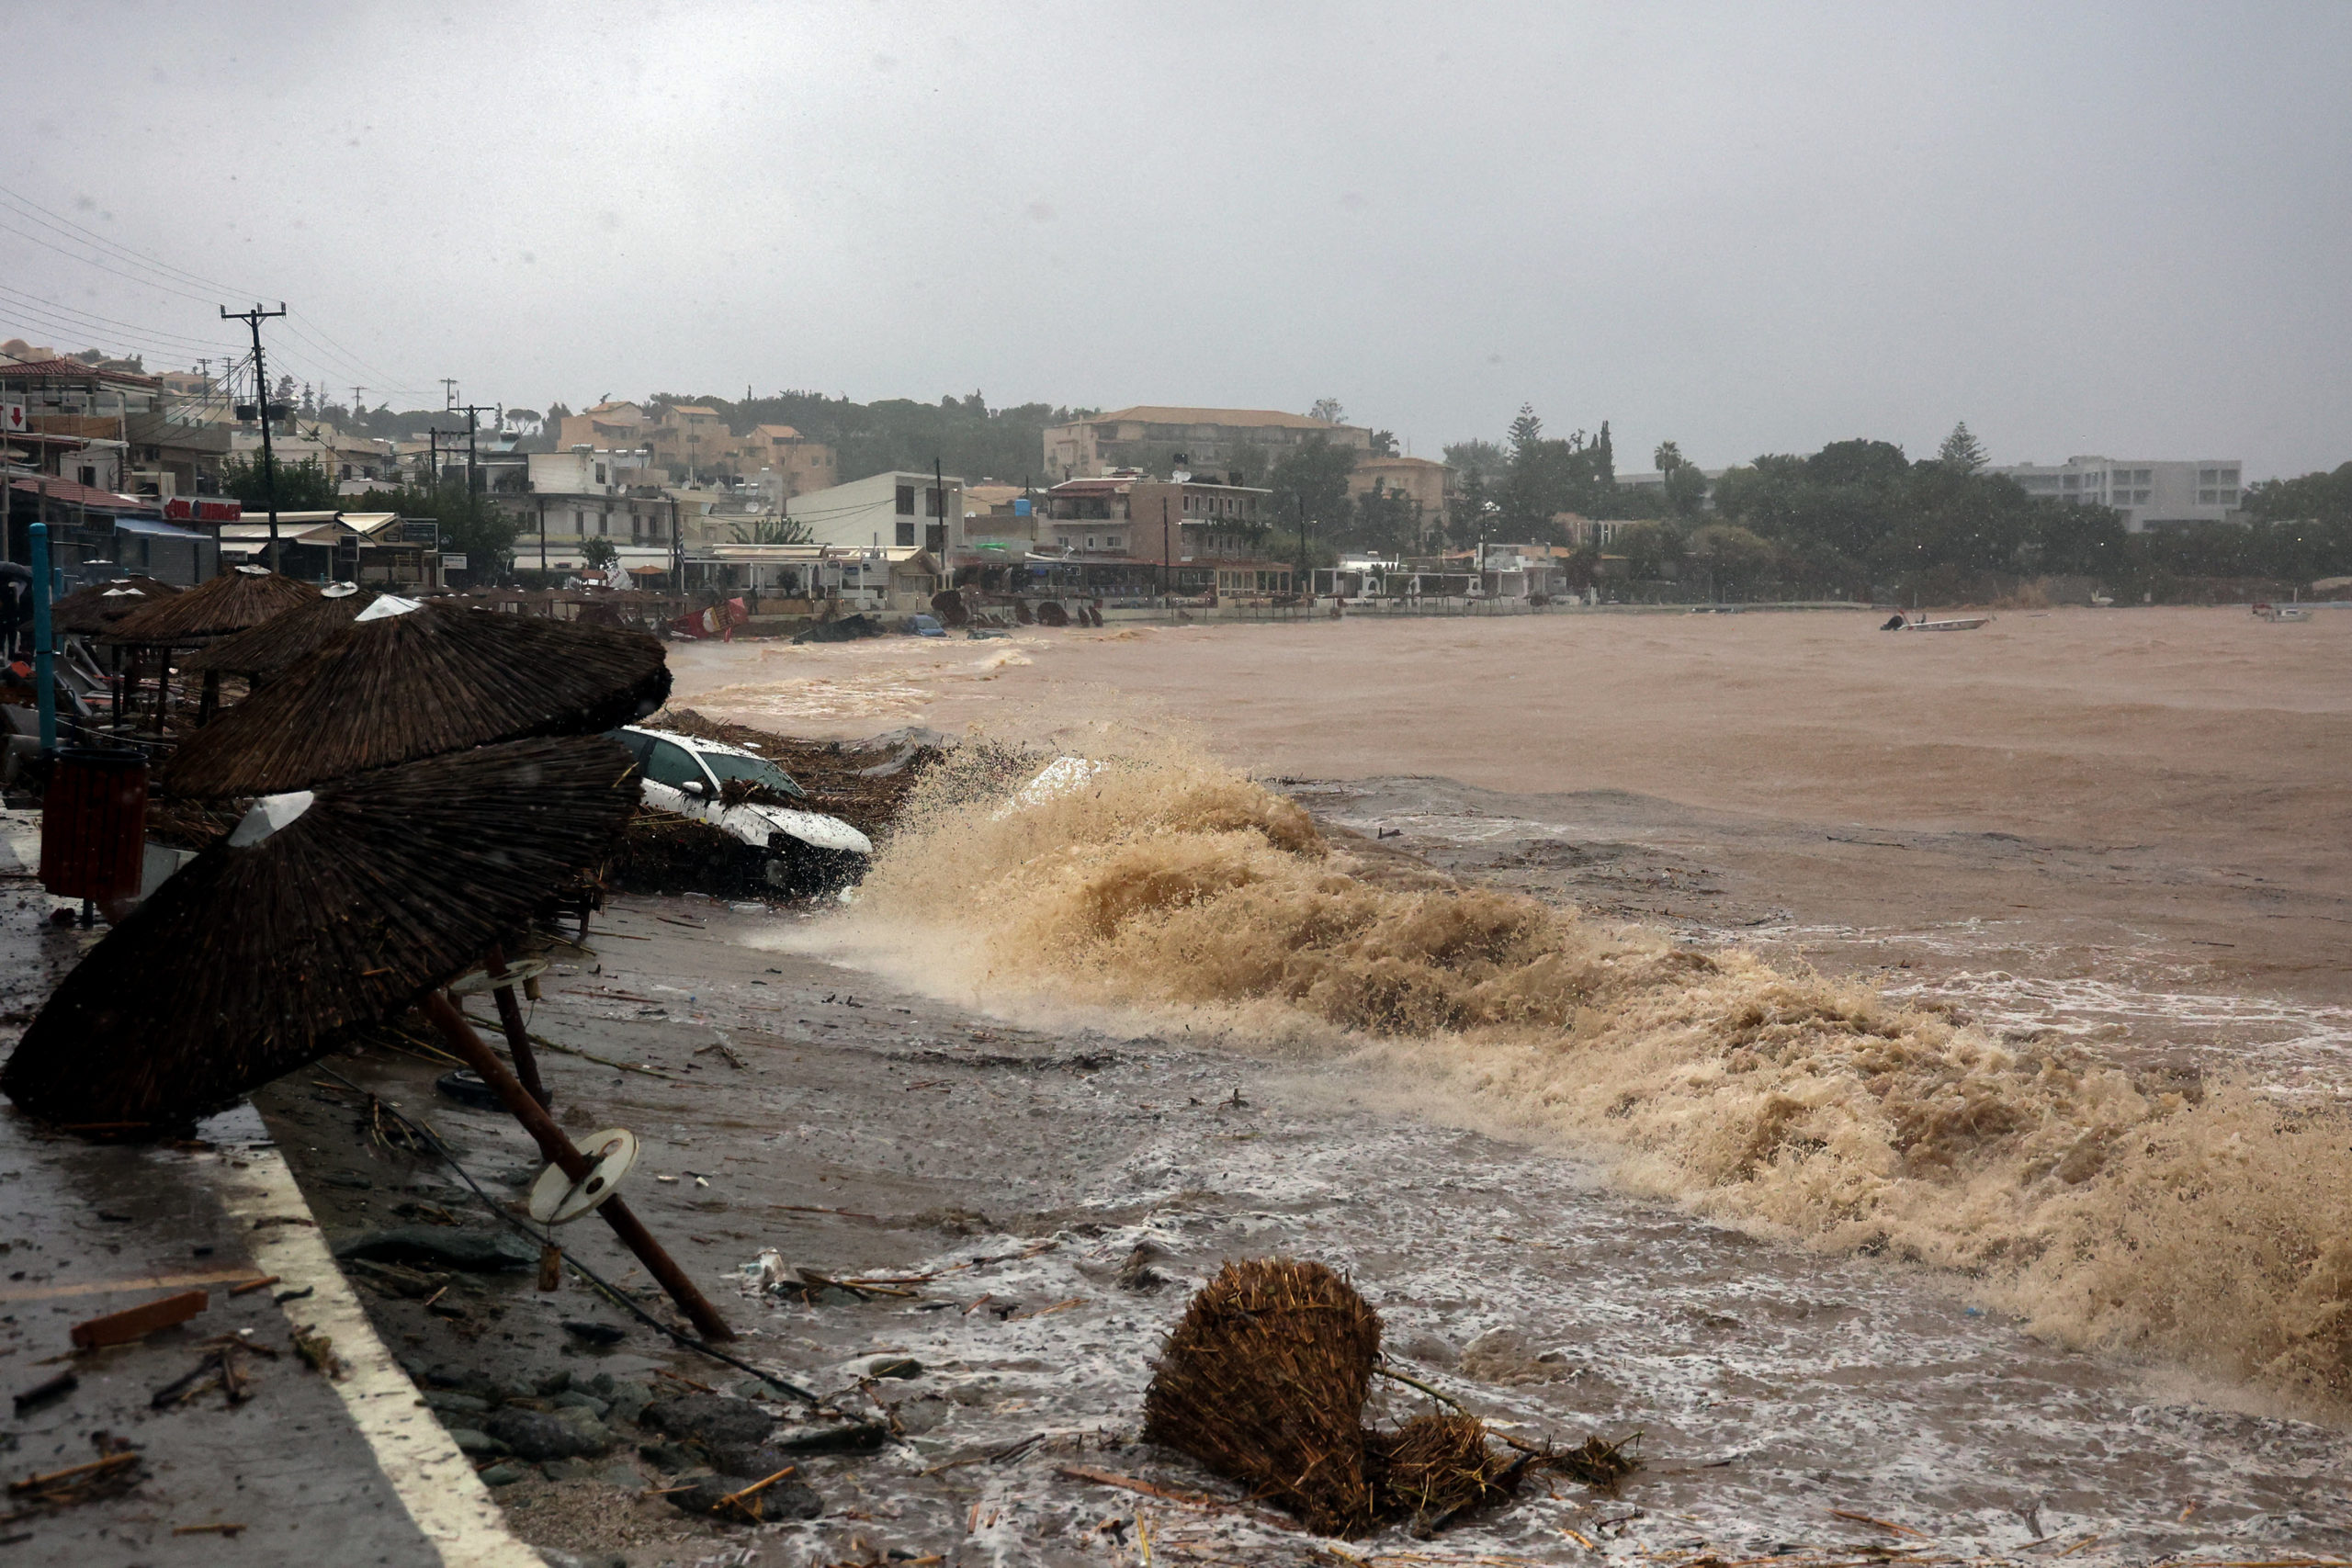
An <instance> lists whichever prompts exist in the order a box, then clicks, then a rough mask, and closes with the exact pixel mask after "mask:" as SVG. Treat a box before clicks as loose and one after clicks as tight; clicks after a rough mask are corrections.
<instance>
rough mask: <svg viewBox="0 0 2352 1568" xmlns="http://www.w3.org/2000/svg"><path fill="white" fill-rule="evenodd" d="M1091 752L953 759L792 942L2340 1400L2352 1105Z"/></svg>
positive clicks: (2080, 1336) (1174, 761)
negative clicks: (2141, 1063) (1965, 1017)
mask: <svg viewBox="0 0 2352 1568" xmlns="http://www.w3.org/2000/svg"><path fill="white" fill-rule="evenodd" d="M1102 750H1103V754H1102V755H1101V756H1100V757H1099V758H1097V759H1096V760H1097V761H1100V762H1101V763H1102V764H1103V765H1102V767H1101V768H1100V769H1099V771H1096V772H1094V773H1091V776H1088V777H1087V778H1085V780H1084V782H1083V783H1082V784H1078V785H1075V786H1072V787H1066V788H1062V789H1059V790H1057V791H1053V792H1047V793H1046V794H1044V795H1042V796H1038V797H1035V798H1032V799H1030V800H1028V801H1027V802H1026V804H1025V805H1024V806H1023V807H1022V808H1020V809H1007V807H1006V802H1007V799H1008V790H1007V784H1008V773H1007V765H1006V763H1005V761H1004V759H1003V757H1002V756H1001V754H999V753H996V752H993V751H991V750H990V749H989V748H988V747H986V746H984V745H982V746H973V747H968V748H967V749H966V750H965V752H964V753H963V754H962V756H961V758H960V759H959V760H958V761H957V762H956V763H955V764H954V765H951V766H948V767H945V768H943V769H941V770H939V771H938V773H935V774H934V776H933V779H932V780H931V781H929V782H928V784H926V786H925V788H924V790H923V791H922V794H921V795H919V796H918V798H917V801H916V802H915V804H914V807H913V809H912V810H911V811H910V813H909V815H908V816H907V818H905V819H904V821H903V822H902V825H901V827H900V828H899V831H898V832H897V833H896V834H895V835H894V836H893V837H892V838H891V840H890V841H889V842H888V845H887V846H886V848H885V850H884V852H883V853H882V855H881V857H880V858H879V860H878V861H877V863H876V867H875V870H874V874H873V875H872V877H871V878H870V879H869V881H868V883H867V885H866V887H865V892H864V894H863V896H862V897H861V899H860V901H859V904H858V905H857V907H856V908H855V910H854V912H853V913H852V914H851V915H850V916H849V917H848V918H846V919H839V920H835V921H829V922H826V923H825V924H824V925H823V926H822V927H821V928H820V929H819V931H818V932H817V934H815V935H813V936H810V937H806V938H796V939H795V940H796V942H799V943H804V944H805V943H809V942H813V943H815V944H816V945H818V946H819V947H820V948H821V949H822V950H823V951H825V952H827V953H830V954H831V955H832V956H835V957H837V958H841V959H843V960H845V961H849V962H854V963H858V964H865V965H867V966H870V967H874V968H876V969H878V970H882V971H885V972H888V974H890V975H891V976H893V977H894V978H896V979H898V980H899V981H901V982H902V983H906V984H908V985H910V986H912V987H919V988H922V989H925V990H927V991H930V992H932V993H933V994H937V995H942V996H945V997H949V998H954V999H956V1000H958V1001H963V1002H967V1003H974V1002H976V1003H978V1004H980V1005H982V1006H985V1007H987V1008H988V1009H989V1010H994V1011H997V1012H1000V1013H1002V1014H1006V1015H1009V1016H1020V1017H1024V1018H1026V1019H1028V1020H1030V1021H1039V1022H1051V1021H1058V1020H1069V1019H1071V1018H1075V1017H1078V1016H1080V1015H1082V1014H1084V1013H1086V1012H1088V1011H1089V1010H1119V1011H1125V1012H1126V1013H1129V1014H1131V1015H1141V1016H1144V1017H1148V1018H1151V1019H1153V1020H1156V1021H1158V1023H1159V1026H1161V1027H1168V1026H1170V1021H1171V1020H1178V1019H1181V1020H1182V1021H1184V1022H1185V1023H1187V1024H1189V1025H1191V1026H1193V1028H1194V1029H1195V1030H1196V1032H1214V1033H1215V1034H1216V1036H1218V1037H1219V1038H1220V1040H1221V1041H1222V1043H1224V1044H1225V1045H1226V1047H1227V1048H1228V1049H1235V1050H1239V1051H1243V1052H1248V1053H1251V1054H1255V1055H1266V1056H1273V1057H1279V1058H1281V1059H1283V1060H1286V1061H1290V1062H1294V1063H1296V1064H1298V1065H1300V1066H1303V1067H1311V1068H1313V1069H1314V1070H1317V1071H1320V1072H1324V1073H1328V1074H1331V1075H1334V1076H1335V1077H1338V1078H1339V1079H1340V1080H1341V1081H1344V1082H1347V1083H1349V1084H1350V1085H1351V1086H1352V1087H1354V1088H1356V1089H1361V1090H1364V1091H1366V1092H1372V1093H1375V1094H1378V1095H1380V1096H1382V1097H1384V1098H1387V1099H1391V1100H1395V1101H1396V1102H1397V1103H1398V1104H1400V1105H1413V1106H1418V1107H1419V1108H1420V1109H1421V1110H1422V1111H1425V1112H1427V1113H1430V1114H1432V1115H1438V1116H1442V1117H1443V1118H1445V1119H1448V1120H1460V1121H1462V1122H1466V1123H1469V1124H1472V1125H1476V1126H1479V1127H1481V1128H1483V1129H1484V1130H1487V1131H1494V1132H1498V1133H1502V1134H1506V1135H1510V1136H1518V1137H1525V1136H1529V1135H1536V1136H1548V1137H1555V1138H1563V1139H1566V1140H1568V1141H1569V1142H1571V1143H1573V1144H1575V1145H1577V1146H1579V1147H1581V1148H1585V1149H1588V1150H1591V1151H1594V1152H1597V1153H1598V1154H1599V1155H1600V1157H1601V1158H1602V1159H1603V1160H1604V1162H1605V1164H1606V1165H1607V1167H1608V1168H1610V1169H1611V1172H1612V1174H1613V1179H1614V1180H1615V1181H1616V1182H1617V1183H1618V1184H1620V1185H1621V1186H1623V1187H1624V1188H1626V1189H1629V1190H1634V1191H1637V1192H1642V1193H1648V1194H1656V1195H1664V1196H1668V1197H1671V1198H1673V1199H1675V1200H1677V1201H1680V1202H1682V1203H1684V1204H1686V1205H1689V1206H1690V1207H1691V1208H1692V1209H1693V1210H1695V1211H1696V1212H1698V1213H1702V1214H1703V1215H1706V1216H1708V1217H1710V1218H1713V1219H1715V1220H1718V1221H1722V1222H1725V1223H1730V1224H1736V1225H1739V1226H1742V1227H1744V1228H1747V1229H1750V1230H1753V1231H1756V1232H1759V1233H1763V1234H1769V1235H1778V1236H1784V1237H1793V1238H1797V1239H1800V1240H1802V1241H1804V1242H1805V1243H1806V1244H1808V1245H1811V1246H1815V1247H1821V1248H1825V1249H1828V1250H1832V1251H1836V1252H1840V1253H1848V1254H1859V1255H1863V1256H1885V1257H1889V1258H1894V1259H1899V1260H1908V1261H1914V1262H1918V1263H1924V1264H1927V1265H1930V1266H1933V1267H1935V1268H1939V1269H1949V1270H1953V1271H1956V1272H1958V1273H1960V1274H1962V1275H1964V1276H1965V1277H1966V1278H1967V1280H1968V1285H1967V1289H1968V1290H1969V1292H1971V1293H1972V1294H1973V1296H1975V1297H1977V1298H1979V1299H1981V1300H1982V1301H1984V1302H1985V1303H1987V1304H1992V1305H1997V1306H2000V1307H2003V1308H2006V1309H2008V1310H2012V1311H2014V1312H2016V1313H2018V1314H2020V1315H2021V1316H2023V1317H2024V1318H2025V1319H2026V1320H2027V1321H2028V1322H2029V1323H2030V1325H2031V1326H2032V1327H2033V1328H2034V1329H2035V1331H2037V1332H2039V1333H2041V1334H2044V1335H2046V1336H2050V1337H2054V1338H2056V1339H2059V1340H2061V1341H2064V1342H2067V1343H2073V1344H2078V1345H2090V1346H2098V1347H2102V1348H2111V1349H2120V1350H2126V1351H2130V1352H2133V1353H2136V1354H2138V1355H2140V1356H2143V1357H2147V1358H2152V1359H2158V1360H2161V1361H2164V1362H2168V1363H2172V1364H2176V1365H2178V1366H2180V1367H2183V1368H2187V1369H2190V1370H2193V1371H2196V1372H2198V1373H2200V1374H2205V1375H2209V1376H2215V1377H2220V1378H2223V1379H2226V1380H2229V1381H2231V1382H2234V1383H2236V1384H2238V1385H2240V1386H2241V1387H2243V1388H2244V1389H2245V1391H2246V1392H2247V1393H2248V1394H2249V1395H2250V1396H2253V1397H2256V1398H2257V1399H2259V1400H2261V1401H2264V1402H2267V1403H2274V1404H2276V1406H2277V1407H2278V1408H2279V1409H2281V1410H2283V1411H2292V1412H2296V1413H2300V1414H2304V1415H2315V1416H2323V1417H2329V1418H2340V1416H2342V1415H2343V1414H2344V1412H2345V1410H2346V1406H2347V1402H2352V1243H2347V1242H2346V1241H2345V1240H2344V1239H2342V1237H2341V1236H2340V1235H2339V1234H2338V1232H2339V1228H2340V1227H2339V1226H2338V1225H2337V1223H2336V1221H2337V1217H2338V1216H2340V1215H2341V1214H2342V1213H2346V1212H2347V1201H2352V1154H2347V1149H2352V1120H2348V1119H2347V1118H2346V1116H2345V1114H2344V1113H2343V1112H2342V1111H2341V1110H2339V1109H2338V1108H2337V1107H2336V1106H2335V1104H2334V1103H2330V1102H2315V1101H2314V1100H2312V1097H2309V1096H2304V1097H2299V1098H2295V1099H2292V1100H2290V1099H2287V1098H2282V1097H2279V1096H2278V1095H2274V1094H2269V1093H2266V1092H2263V1091H2262V1090H2261V1089H2258V1088H2256V1087H2251V1086H2249V1085H2246V1084H2241V1083H2236V1082H2233V1081H2229V1080H2228V1079H2226V1078H2224V1077H2195V1078H2191V1077H2178V1076H2167V1075H2151V1074H2149V1073H2146V1072H2143V1071H2138V1070H2135V1069H2134V1068H2133V1067H2132V1066H2130V1065H2128V1064H2126V1063H2123V1062H2120V1061H2117V1060H2113V1059H2109V1058H2107V1057H2103V1056H2102V1055H2100V1054H2099V1052H2098V1049H2097V1046H2096V1044H2095V1043H2065V1042H2043V1043H2036V1044H2033V1045H2030V1046H2019V1045H2016V1044H2011V1043H2004V1042H2002V1041H2001V1040H1999V1039H1997V1038H1996V1037H1995V1036H1994V1035H1993V1034H1991V1033H1989V1032H1986V1031H1985V1030H1984V1029H1981V1028H1979V1027H1975V1026H1973V1025H1966V1024H1961V1023H1956V1022H1954V1021H1952V1020H1951V1018H1950V1017H1948V1016H1945V1015H1944V1014H1942V1013H1939V1012H1938V1011H1935V1010H1929V1009H1927V1008H1922V1007H1919V1006H1917V1005H1908V1004H1906V1003H1905V1002H1904V1001H1901V1000H1897V999H1894V998H1888V997H1886V996H1884V995H1883V994H1880V993H1878V992H1876V991H1873V990H1872V989H1871V988H1869V987H1866V986H1862V985H1860V984H1855V983H1849V982H1839V981H1834V980H1831V979H1827V978H1825V977H1823V976H1819V975H1816V974H1815V973H1813V972H1811V971H1809V970H1807V969H1804V968H1803V967H1801V966H1797V965H1792V964H1785V963H1784V964H1781V965H1778V966H1775V965H1773V964H1767V963H1765V962H1763V961H1762V960H1761V959H1759V958H1758V957H1756V956H1754V955H1752V954H1750V953H1747V952H1744V951H1741V950H1739V949H1737V948H1729V949H1724V948H1717V949H1715V950H1713V951H1706V952H1702V951H1699V950H1696V949H1693V948H1691V947H1687V946H1683V945H1679V944H1678V943H1676V942H1672V941H1669V940H1668V939H1667V938H1666V937H1664V936H1662V935H1659V934H1657V933H1656V932H1652V931H1644V930H1641V929H1638V928H1633V927H1618V926H1608V925H1604V924H1601V923H1599V922H1595V921H1591V920H1587V919H1581V918H1579V917H1578V916H1577V915H1576V914H1574V913H1573V912H1566V911H1562V910H1560V909H1557V908H1551V907H1548V906H1546V905H1544V904H1541V903H1537V902H1535V901H1533V900H1532V899H1529V898H1525V897H1519V896H1516V895H1512V894H1507V893H1499V892H1495V891H1492V890H1487V889H1482V888H1477V887H1470V886H1453V885H1439V886H1411V885H1408V879H1400V878H1398V877H1397V876H1395V875H1393V874H1388V872H1387V869H1386V868H1384V867H1381V866H1378V865H1376V864H1373V863H1367V861H1366V860H1365V858H1364V857H1363V855H1362V854H1360V853H1359V852H1355V851H1351V849H1349V848H1348V847H1346V846H1345V845H1335V844H1333V843H1331V842H1329V841H1327V840H1325V838H1324V837H1323V836H1322V835H1321V834H1319V833H1318V832H1317V830H1316V829H1315V827H1314V825H1313V823H1312V821H1311V820H1310V819H1309V818H1307V817H1306V813H1305V812H1304V811H1303V810H1301V809H1300V808H1299V807H1297V806H1296V805H1295V803H1293V802H1290V801H1288V800H1286V799H1284V798H1283V797H1282V796H1280V795H1275V794H1274V793H1272V792H1271V791H1269V790H1267V789H1265V788H1263V787H1261V786H1260V785H1259V784H1254V783H1252V782H1250V780H1248V779H1245V778H1243V777H1241V776H1240V775H1238V774H1237V773H1233V772H1231V771H1230V770H1228V769H1227V768H1225V767H1223V766H1221V765H1219V764H1217V763H1216V762H1213V761H1209V760H1207V759H1206V758H1205V757H1204V756H1203V755H1201V754H1200V753H1198V752H1196V751H1193V750H1187V749H1185V748H1183V747H1181V746H1176V745H1171V744H1167V743H1164V742H1161V743H1150V744H1144V743H1137V744H1136V745H1135V746H1134V747H1133V748H1132V749H1127V750H1121V749H1120V748H1119V747H1117V746H1115V745H1106V746H1104V747H1103V749H1102ZM1011 782H1018V781H1017V779H1015V780H1012V781H1011Z"/></svg>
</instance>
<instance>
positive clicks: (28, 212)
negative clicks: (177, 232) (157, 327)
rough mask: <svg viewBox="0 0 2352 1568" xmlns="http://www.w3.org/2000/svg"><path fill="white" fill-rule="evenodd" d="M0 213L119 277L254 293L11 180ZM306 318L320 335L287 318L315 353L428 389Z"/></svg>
mask: <svg viewBox="0 0 2352 1568" xmlns="http://www.w3.org/2000/svg"><path fill="white" fill-rule="evenodd" d="M0 214H6V215H7V216H9V217H13V218H17V219H19V220H24V221H27V222H31V223H35V224H38V225H40V227H41V228H44V229H47V230H49V231H51V233H53V234H57V235H60V236H62V238H63V239H64V240H66V241H68V242H71V243H74V244H77V245H80V246H82V247H83V248H84V249H85V250H89V251H93V252H96V254H97V255H98V256H101V257H104V258H106V259H105V261H99V260H94V259H92V258H91V257H87V256H81V255H76V254H74V252H72V251H69V250H67V249H65V247H64V246H63V245H62V244H61V243H58V242H57V241H54V240H48V239H44V238H42V237H41V236H40V235H38V234H34V233H29V232H28V231H25V230H22V229H18V228H15V227H14V226H12V225H10V224H7V223H0V230H5V231H7V232H9V233H13V234H16V235H17V237H19V238H20V239H25V240H28V241H30V242H32V243H34V244H37V245H43V246H46V247H47V248H48V249H50V250H52V251H55V252H57V253H58V254H61V255H64V256H67V257H69V258H71V259H73V260H75V261H80V262H83V263H85V265H91V266H96V267H97V268H98V270H99V271H101V272H108V273H112V274H114V276H118V277H122V278H126V279H128V280H129V281H130V282H133V283H139V284H142V285H144V286H145V287H147V288H156V289H160V290H162V291H164V292H165V293H173V294H178V295H180V296H181V297H183V298H185V299H194V300H197V301H198V302H199V303H208V304H216V305H217V303H218V299H217V298H216V299H207V298H206V297H204V296H202V295H198V294H191V293H189V292H188V291H187V288H186V287H184V286H185V285H190V284H192V285H195V286H196V287H198V288H209V289H212V290H215V291H216V294H225V295H228V296H230V297H231V298H246V297H250V296H251V293H252V291H251V290H247V289H241V288H231V287H230V286H229V285H227V284H225V283H222V282H220V280H219V279H217V278H211V277H207V276H203V275H202V274H200V273H195V272H190V271H189V270H187V268H186V267H182V266H177V265H174V264H172V263H170V262H166V261H164V260H162V259H161V258H159V257H156V256H153V255H150V254H147V253H146V252H144V251H140V250H136V249H134V248H132V247H131V246H129V245H125V244H122V243H119V242H118V241H115V240H112V239H109V238H107V236H106V235H104V234H100V233H98V232H97V231H95V230H93V229H89V228H86V227H85V226H84V225H82V224H79V223H76V222H74V220H72V219H70V218H67V217H66V216H65V215H64V214H62V213H60V212H56V211H53V210H51V209H49V208H46V207H43V206H41V205H40V203H39V202H37V201H35V200H33V199H32V198H31V197H28V196H25V195H24V194H22V193H21V192H18V191H16V190H12V189H9V188H8V187H7V186H0ZM107 262H121V263H123V264H125V265H130V266H132V267H136V268H139V269H141V271H143V272H145V273H147V274H148V275H150V276H143V277H142V276H134V275H133V274H131V273H127V272H123V271H121V270H119V268H117V267H114V266H109V265H107ZM303 320H304V321H311V332H312V333H316V334H317V335H316V337H313V336H312V335H311V333H306V332H304V331H303V330H302V328H301V327H300V326H298V325H296V324H295V322H294V321H292V320H291V319H290V318H289V319H287V320H286V321H285V325H286V328H287V330H288V332H290V333H293V334H294V335H295V336H296V337H298V338H300V339H301V340H302V341H303V342H304V343H306V344H310V346H311V350H312V351H313V352H314V353H316V354H318V355H322V357H324V358H326V359H329V360H334V361H340V362H341V363H342V364H343V365H344V366H345V367H349V368H353V369H356V370H358V371H360V372H361V373H362V374H363V375H365V376H367V377H368V378H372V379H374V380H376V381H378V382H379V383H381V384H382V388H383V389H384V390H386V391H390V392H404V393H409V394H412V395H422V394H423V393H424V391H425V390H426V389H424V388H420V387H412V386H406V385H400V384H397V383H400V382H401V381H402V380H403V378H401V377H398V376H395V375H393V374H391V373H390V371H387V370H384V369H382V368H381V367H378V366H374V365H370V364H369V363H368V361H366V360H364V359H362V358H360V357H359V355H356V354H355V353H353V352H352V351H351V350H349V349H347V348H345V347H344V346H343V345H342V344H340V343H338V342H336V341H335V339H334V337H333V336H332V335H331V334H329V333H328V332H327V331H326V329H325V328H324V327H323V326H320V325H318V324H317V322H316V321H312V320H311V318H310V317H307V316H305V317H304V318H303ZM311 368H312V369H316V368H318V367H316V366H311ZM325 379H328V380H332V379H334V378H325Z"/></svg>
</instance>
